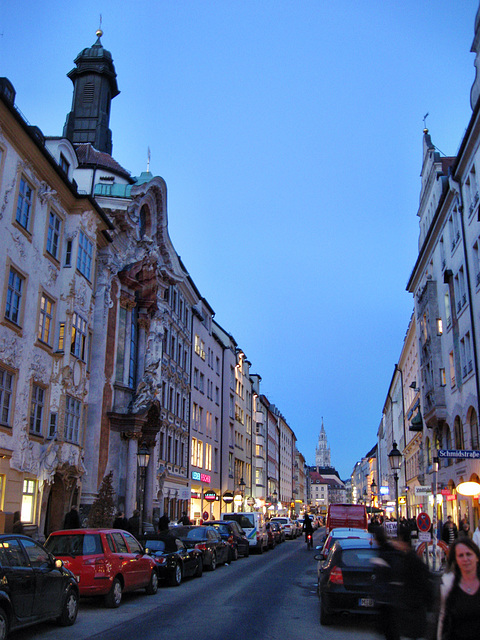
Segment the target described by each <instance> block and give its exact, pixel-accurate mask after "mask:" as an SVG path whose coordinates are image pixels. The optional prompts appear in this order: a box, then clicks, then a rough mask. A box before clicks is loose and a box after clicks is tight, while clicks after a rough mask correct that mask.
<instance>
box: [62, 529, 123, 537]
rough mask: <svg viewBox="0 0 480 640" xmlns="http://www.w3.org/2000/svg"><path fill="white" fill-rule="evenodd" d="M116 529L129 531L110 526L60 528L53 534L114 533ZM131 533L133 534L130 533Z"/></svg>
mask: <svg viewBox="0 0 480 640" xmlns="http://www.w3.org/2000/svg"><path fill="white" fill-rule="evenodd" d="M114 531H123V532H124V533H129V532H128V531H125V530H124V529H110V528H98V529H59V530H58V531H52V533H51V534H50V535H51V536H58V535H69V536H71V535H78V534H81V533H82V534H83V533H90V534H91V533H112V532H114ZM130 535H131V534H130Z"/></svg>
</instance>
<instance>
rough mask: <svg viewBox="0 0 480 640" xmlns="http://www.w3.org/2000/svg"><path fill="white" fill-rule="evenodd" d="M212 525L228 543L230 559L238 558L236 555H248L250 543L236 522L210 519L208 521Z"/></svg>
mask: <svg viewBox="0 0 480 640" xmlns="http://www.w3.org/2000/svg"><path fill="white" fill-rule="evenodd" d="M208 524H209V525H210V526H211V527H214V528H215V529H216V530H217V531H218V533H219V534H220V535H221V537H222V538H223V540H226V541H227V542H228V544H229V545H230V560H231V561H232V560H238V556H245V557H248V556H249V555H250V543H249V542H248V538H247V536H246V535H245V531H244V530H243V529H242V527H241V526H240V525H239V524H238V522H235V521H234V520H232V521H227V520H212V521H210V522H209V523H208Z"/></svg>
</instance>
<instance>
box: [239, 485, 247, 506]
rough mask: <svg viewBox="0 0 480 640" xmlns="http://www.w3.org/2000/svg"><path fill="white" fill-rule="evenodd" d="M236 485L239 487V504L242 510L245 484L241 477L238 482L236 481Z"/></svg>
mask: <svg viewBox="0 0 480 640" xmlns="http://www.w3.org/2000/svg"><path fill="white" fill-rule="evenodd" d="M238 486H239V487H240V495H241V496H242V503H241V506H240V510H241V511H243V498H244V496H245V487H246V486H247V485H246V484H245V481H244V479H243V477H241V478H240V482H239V483H238Z"/></svg>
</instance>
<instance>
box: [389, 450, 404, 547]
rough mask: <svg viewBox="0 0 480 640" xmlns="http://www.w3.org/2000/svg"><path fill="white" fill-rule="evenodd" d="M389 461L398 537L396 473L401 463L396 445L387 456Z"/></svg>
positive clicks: (400, 456)
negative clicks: (393, 483)
mask: <svg viewBox="0 0 480 640" xmlns="http://www.w3.org/2000/svg"><path fill="white" fill-rule="evenodd" d="M388 459H389V461H390V468H391V469H392V471H393V479H394V480H395V518H396V520H397V535H398V471H399V469H400V464H401V462H402V454H401V453H400V451H399V450H398V449H397V443H396V442H394V443H393V448H392V450H391V451H390V453H389V454H388Z"/></svg>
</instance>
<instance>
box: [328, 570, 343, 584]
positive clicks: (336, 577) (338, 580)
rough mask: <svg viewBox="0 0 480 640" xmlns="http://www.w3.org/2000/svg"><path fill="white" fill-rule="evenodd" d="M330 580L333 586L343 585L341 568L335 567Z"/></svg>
mask: <svg viewBox="0 0 480 640" xmlns="http://www.w3.org/2000/svg"><path fill="white" fill-rule="evenodd" d="M329 580H330V582H331V583H332V584H343V573H342V570H341V569H340V567H333V569H332V570H331V571H330V578H329Z"/></svg>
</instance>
